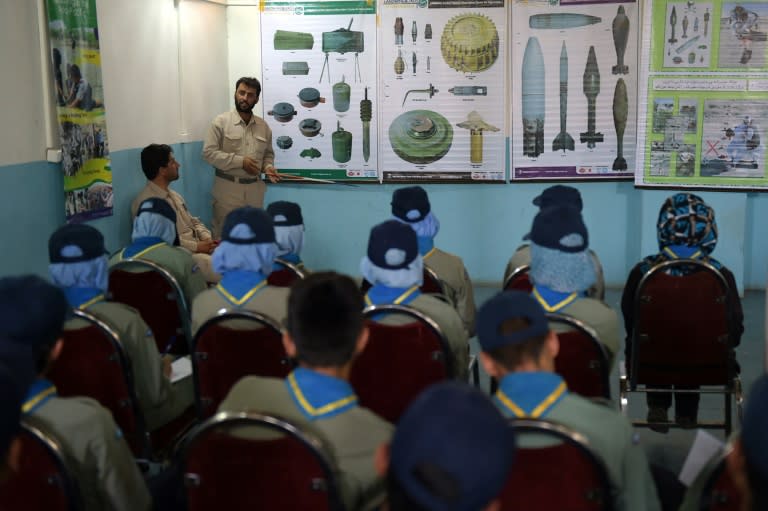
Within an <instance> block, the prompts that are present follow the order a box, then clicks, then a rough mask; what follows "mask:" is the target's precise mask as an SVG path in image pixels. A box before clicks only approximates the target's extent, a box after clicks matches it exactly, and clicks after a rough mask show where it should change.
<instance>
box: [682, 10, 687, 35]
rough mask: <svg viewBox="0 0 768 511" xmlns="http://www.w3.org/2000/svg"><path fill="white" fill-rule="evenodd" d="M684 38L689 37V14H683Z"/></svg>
mask: <svg viewBox="0 0 768 511" xmlns="http://www.w3.org/2000/svg"><path fill="white" fill-rule="evenodd" d="M682 25H683V35H682V37H683V39H688V16H683V23H682Z"/></svg>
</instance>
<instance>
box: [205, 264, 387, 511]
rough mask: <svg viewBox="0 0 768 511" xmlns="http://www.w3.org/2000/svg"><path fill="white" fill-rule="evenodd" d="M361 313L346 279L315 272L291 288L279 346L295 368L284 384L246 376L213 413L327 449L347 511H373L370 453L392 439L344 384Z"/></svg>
mask: <svg viewBox="0 0 768 511" xmlns="http://www.w3.org/2000/svg"><path fill="white" fill-rule="evenodd" d="M224 279H226V274H225V276H224ZM362 309H363V300H362V297H361V296H360V291H359V290H358V288H357V286H356V285H355V283H354V282H353V281H352V279H350V278H349V277H345V276H342V275H338V274H336V273H315V274H312V275H310V276H309V277H307V278H306V279H305V280H300V281H298V282H297V283H296V284H294V286H293V287H292V288H291V296H290V302H289V304H288V317H287V320H286V330H285V331H284V332H283V345H284V346H285V350H286V352H287V353H288V355H289V356H291V357H295V358H296V359H297V360H298V363H299V367H298V368H296V369H295V370H294V371H293V372H291V373H290V374H289V375H288V378H287V379H285V380H282V379H279V378H265V377H259V376H246V377H245V378H243V379H241V380H240V381H239V382H237V383H236V384H235V386H234V387H232V390H231V391H230V392H229V395H228V396H227V397H226V398H225V400H224V401H223V402H222V403H221V406H220V407H219V411H225V412H240V411H245V410H258V411H261V412H265V413H268V414H274V415H277V416H280V417H283V418H286V419H288V420H291V421H295V422H298V423H299V424H301V425H302V426H303V427H305V428H307V429H309V430H310V431H311V432H313V433H315V434H316V435H318V436H319V437H320V438H321V439H323V440H324V442H327V444H328V445H329V447H330V448H331V450H332V455H333V457H334V458H335V461H336V465H337V467H338V469H339V473H340V483H341V484H340V486H341V487H340V490H341V494H342V498H343V500H344V504H345V508H346V509H349V510H357V509H371V507H369V505H373V504H377V503H378V502H379V501H381V500H382V498H383V489H384V488H383V481H382V480H381V478H380V477H379V476H378V475H377V474H376V471H375V467H374V454H375V451H376V448H377V447H378V446H379V445H381V444H382V443H384V442H388V441H389V438H390V436H391V434H392V426H391V425H390V424H389V423H388V422H386V421H384V420H383V419H382V418H380V417H379V416H377V415H376V414H374V413H373V412H371V411H370V410H368V409H367V408H363V407H361V406H359V405H358V402H357V396H355V392H354V389H352V387H351V386H350V385H349V382H348V379H349V374H350V372H351V370H352V364H353V362H354V360H355V357H356V356H357V355H358V354H360V353H361V352H362V351H363V349H365V345H366V343H367V342H368V329H367V328H366V327H365V322H364V320H363V315H362Z"/></svg>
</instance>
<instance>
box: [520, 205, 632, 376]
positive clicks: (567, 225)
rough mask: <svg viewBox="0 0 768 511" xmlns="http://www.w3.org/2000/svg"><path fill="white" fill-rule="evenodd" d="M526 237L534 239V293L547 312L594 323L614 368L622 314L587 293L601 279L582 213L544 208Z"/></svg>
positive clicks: (532, 243)
mask: <svg viewBox="0 0 768 511" xmlns="http://www.w3.org/2000/svg"><path fill="white" fill-rule="evenodd" d="M525 238H526V239H529V240H531V271H530V277H531V283H532V284H533V291H532V292H531V295H532V296H533V297H534V298H535V299H536V301H537V302H539V304H540V305H541V306H542V307H543V308H544V310H546V311H547V312H556V313H559V314H568V315H569V316H573V317H574V318H576V319H579V320H581V321H583V322H584V323H586V324H587V325H589V326H591V327H592V328H593V329H594V330H595V332H596V333H597V340H598V341H600V343H601V344H602V345H603V346H605V348H606V350H607V352H608V362H609V364H610V366H611V367H613V363H614V361H615V357H616V352H617V351H618V350H619V342H620V338H619V318H618V315H617V314H616V312H614V311H613V309H611V308H610V307H608V306H607V305H606V304H605V303H603V302H602V301H600V300H598V299H595V298H589V297H588V296H587V290H588V289H589V287H590V286H592V285H593V284H594V283H595V281H596V278H597V277H596V274H595V266H594V263H593V261H592V258H591V257H590V255H589V250H588V248H589V234H588V233H587V227H586V226H585V225H584V222H583V220H582V219H581V214H580V213H579V212H578V211H576V210H575V209H574V208H572V207H569V206H557V205H556V206H550V207H548V208H545V209H542V210H541V211H540V212H539V214H538V215H536V217H535V218H534V219H533V226H532V227H531V232H530V233H528V234H527V235H526V237H525ZM560 328H561V327H560V326H558V327H556V330H557V331H559V330H560Z"/></svg>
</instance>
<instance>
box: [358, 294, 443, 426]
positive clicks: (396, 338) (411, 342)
mask: <svg viewBox="0 0 768 511" xmlns="http://www.w3.org/2000/svg"><path fill="white" fill-rule="evenodd" d="M363 313H364V314H365V316H366V318H368V319H369V320H371V321H369V322H368V329H369V331H370V335H369V340H368V346H367V347H366V348H365V350H364V351H363V353H362V354H361V355H360V356H359V357H358V359H357V360H356V361H355V364H354V365H353V366H352V374H351V376H350V383H351V384H352V387H353V388H354V389H355V393H356V394H357V396H358V398H359V399H360V404H361V405H362V406H365V407H366V408H370V409H371V410H373V411H374V412H376V413H377V414H378V415H380V416H381V417H383V418H384V419H386V420H388V421H389V422H392V423H394V422H396V421H397V419H398V418H399V417H400V415H401V414H402V413H403V411H404V410H405V407H406V406H408V403H410V402H411V401H412V400H413V398H414V397H416V396H417V395H418V394H419V393H420V392H421V391H422V390H423V389H424V388H426V387H428V386H429V385H430V384H432V383H435V382H438V381H441V380H446V379H450V378H452V377H453V375H454V360H453V356H452V353H451V350H450V348H449V347H448V342H447V340H446V339H445V336H444V335H443V333H442V332H441V330H440V327H439V326H438V325H437V323H435V322H434V321H433V320H432V319H430V318H428V317H427V316H426V315H425V314H423V313H421V312H419V311H417V310H415V309H413V308H411V307H408V306H404V305H394V304H390V305H374V306H370V307H367V308H366V309H365V311H364V312H363ZM382 316H400V318H398V319H401V320H402V321H404V322H405V324H385V323H379V322H377V319H381V318H382Z"/></svg>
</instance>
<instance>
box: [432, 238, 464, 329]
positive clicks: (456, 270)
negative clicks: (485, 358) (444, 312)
mask: <svg viewBox="0 0 768 511" xmlns="http://www.w3.org/2000/svg"><path fill="white" fill-rule="evenodd" d="M424 264H425V265H426V266H428V267H429V268H430V269H431V270H433V271H434V272H435V273H436V274H437V276H438V277H440V280H442V281H443V282H444V283H445V288H446V289H445V293H446V295H447V296H446V298H448V301H449V302H451V305H453V306H454V307H455V308H456V311H457V312H458V313H459V316H460V317H461V321H462V323H464V330H466V331H467V336H469V337H472V336H474V335H475V294H474V291H473V290H472V281H471V280H470V279H469V275H468V274H467V269H466V268H465V267H464V262H463V261H462V260H461V258H460V257H458V256H455V255H453V254H451V253H448V252H444V251H442V250H440V249H439V248H436V247H435V248H433V249H432V250H430V251H429V252H427V253H426V254H425V255H424Z"/></svg>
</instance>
